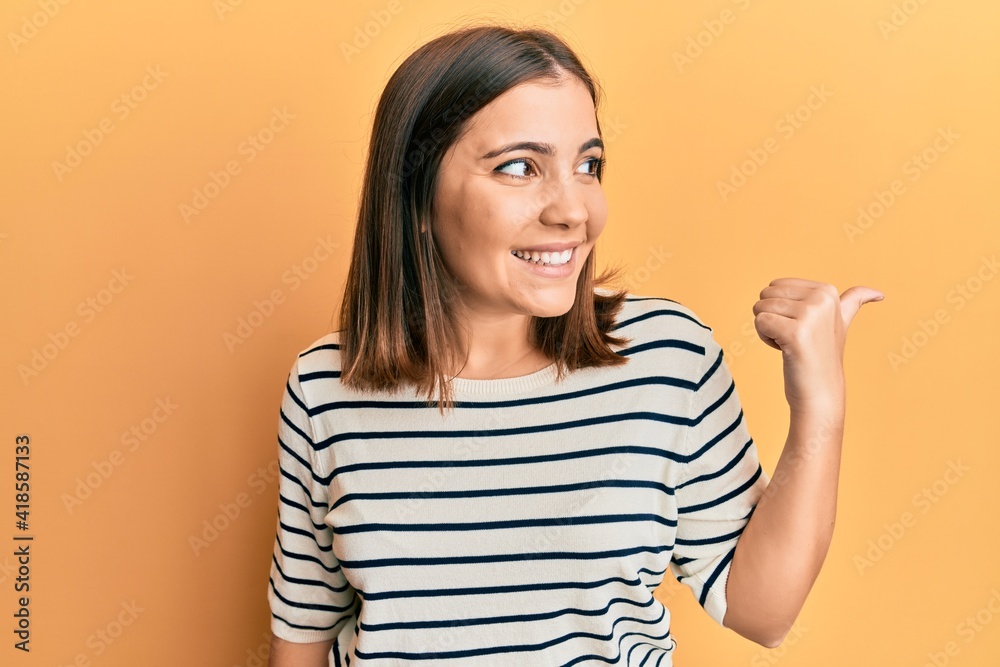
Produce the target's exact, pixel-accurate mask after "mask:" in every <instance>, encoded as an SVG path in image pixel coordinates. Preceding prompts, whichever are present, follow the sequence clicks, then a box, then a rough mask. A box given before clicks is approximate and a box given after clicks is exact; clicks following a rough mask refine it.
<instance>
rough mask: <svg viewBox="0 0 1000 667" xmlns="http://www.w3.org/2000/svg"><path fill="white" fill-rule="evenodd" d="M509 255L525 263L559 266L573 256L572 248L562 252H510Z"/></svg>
mask: <svg viewBox="0 0 1000 667" xmlns="http://www.w3.org/2000/svg"><path fill="white" fill-rule="evenodd" d="M510 254H512V255H514V256H515V257H520V258H521V259H523V260H525V261H526V262H532V263H534V264H548V265H550V266H559V265H561V264H565V263H566V262H568V261H569V260H570V257H572V256H573V248H569V249H567V250H563V251H562V252H528V251H525V250H511V251H510Z"/></svg>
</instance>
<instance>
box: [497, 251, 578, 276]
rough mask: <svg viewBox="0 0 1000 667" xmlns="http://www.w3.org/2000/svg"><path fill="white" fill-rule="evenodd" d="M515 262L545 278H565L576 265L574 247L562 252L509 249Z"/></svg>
mask: <svg viewBox="0 0 1000 667" xmlns="http://www.w3.org/2000/svg"><path fill="white" fill-rule="evenodd" d="M510 254H511V256H513V257H514V259H516V260H517V263H518V264H519V265H521V266H522V267H524V268H525V269H527V270H528V271H531V272H532V273H534V274H535V275H538V276H543V277H546V278H565V277H566V276H570V275H572V274H573V270H574V266H575V265H576V248H570V249H568V250H563V251H562V252H535V251H531V252H528V251H524V250H511V251H510Z"/></svg>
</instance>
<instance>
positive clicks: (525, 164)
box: [496, 159, 529, 179]
mask: <svg viewBox="0 0 1000 667" xmlns="http://www.w3.org/2000/svg"><path fill="white" fill-rule="evenodd" d="M519 166H521V167H525V168H527V167H528V166H529V165H528V161H527V160H524V159H520V160H511V161H510V162H507V163H504V164H502V165H500V166H499V167H497V168H496V171H498V172H500V173H501V174H505V175H507V176H510V177H511V178H518V179H525V178H528V177H527V176H526V175H524V174H511V173H509V172H506V171H504V169H507V168H508V167H519Z"/></svg>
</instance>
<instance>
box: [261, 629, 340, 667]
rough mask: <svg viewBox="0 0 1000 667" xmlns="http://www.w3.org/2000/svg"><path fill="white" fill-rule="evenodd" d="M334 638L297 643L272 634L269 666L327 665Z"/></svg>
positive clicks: (319, 666) (312, 666) (301, 666)
mask: <svg viewBox="0 0 1000 667" xmlns="http://www.w3.org/2000/svg"><path fill="white" fill-rule="evenodd" d="M331 646H333V640H332V639H327V640H326V641H321V642H311V643H309V644H297V643H295V642H289V641H285V640H284V639H281V638H280V637H275V636H274V635H271V657H270V658H269V659H268V661H267V667H327V666H328V665H329V664H330V661H329V658H328V656H329V654H330V647H331Z"/></svg>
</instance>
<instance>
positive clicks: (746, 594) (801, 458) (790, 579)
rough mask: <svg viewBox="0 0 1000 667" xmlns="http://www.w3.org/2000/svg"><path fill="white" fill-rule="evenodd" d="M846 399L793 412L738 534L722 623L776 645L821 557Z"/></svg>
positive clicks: (829, 527) (832, 507)
mask: <svg viewBox="0 0 1000 667" xmlns="http://www.w3.org/2000/svg"><path fill="white" fill-rule="evenodd" d="M843 431H844V407H843V403H842V402H839V401H832V402H831V403H830V405H829V407H826V408H822V409H819V408H816V409H812V410H810V411H808V412H802V411H799V412H796V411H793V412H792V414H791V418H790V422H789V428H788V438H787V440H786V442H785V447H784V449H783V450H782V452H781V457H780V458H779V460H778V464H777V466H776V467H775V471H774V474H773V475H772V476H771V481H770V483H769V484H768V486H767V488H766V490H765V491H764V493H763V495H762V496H761V498H760V500H759V502H758V504H757V507H756V509H755V510H754V513H753V516H751V517H750V520H749V521H748V522H747V525H746V526H745V528H744V530H743V533H742V534H741V536H740V538H739V540H738V541H737V546H736V551H735V553H734V554H733V561H732V563H731V565H730V572H729V578H728V582H727V585H726V596H727V600H728V605H727V611H726V615H725V618H724V619H723V624H724V625H725V626H726V627H728V628H731V629H732V630H734V631H736V632H738V633H739V634H741V635H743V636H744V637H747V638H748V639H751V640H753V641H756V642H757V643H759V644H762V645H764V646H769V647H772V648H773V647H774V646H777V645H779V644H780V643H781V642H782V640H783V639H784V637H785V635H787V634H788V631H789V630H790V629H791V627H792V624H793V623H794V622H795V619H796V618H797V617H798V614H799V611H800V610H801V609H802V605H803V604H805V600H806V597H807V595H808V594H809V591H810V589H811V588H812V585H813V583H814V582H815V580H816V577H817V576H818V575H819V572H820V568H821V567H822V566H823V561H824V560H825V558H826V554H827V550H828V549H829V546H830V541H831V540H832V538H833V526H834V522H835V519H836V513H837V483H838V479H839V476H840V454H841V448H842V444H843Z"/></svg>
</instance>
